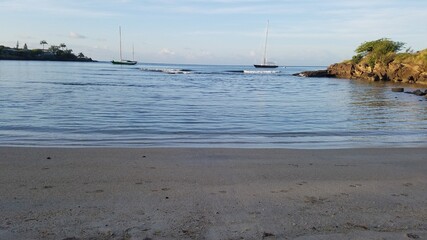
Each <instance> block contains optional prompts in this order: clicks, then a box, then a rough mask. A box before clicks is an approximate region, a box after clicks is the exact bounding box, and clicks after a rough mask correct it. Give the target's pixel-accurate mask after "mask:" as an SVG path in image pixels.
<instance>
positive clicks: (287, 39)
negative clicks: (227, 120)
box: [0, 0, 427, 66]
mask: <svg viewBox="0 0 427 240" xmlns="http://www.w3.org/2000/svg"><path fill="white" fill-rule="evenodd" d="M267 21H269V37H268V45H267V46H268V47H267V56H268V59H269V60H271V61H274V62H276V63H277V64H279V65H286V66H301V65H304V66H308V65H311V66H327V65H330V64H332V63H335V62H341V61H342V60H345V59H350V58H351V57H352V56H353V55H354V49H356V48H357V46H358V45H360V44H361V43H363V42H365V41H371V40H376V39H379V38H390V39H391V40H393V41H401V42H404V43H406V45H405V46H406V47H411V48H412V49H415V50H421V49H425V48H427V1H426V0H357V1H354V0H352V1H348V0H322V1H320V0H299V1H298V0H37V1H36V0H0V45H5V46H16V43H17V41H19V43H20V45H21V47H22V46H23V45H24V43H26V44H27V46H28V48H41V47H42V46H41V45H40V41H41V40H46V41H47V42H48V44H49V45H59V44H60V43H65V44H66V45H67V47H68V48H70V49H73V52H74V53H79V52H83V53H84V54H85V55H86V56H89V57H92V58H93V59H96V60H101V61H102V60H113V59H119V26H121V29H122V48H123V56H124V58H126V59H132V48H134V54H135V60H138V61H139V62H145V63H191V64H225V65H228V64H233V65H234V64H235V65H249V64H253V63H257V62H260V61H261V58H262V53H263V45H264V41H265V31H266V26H267ZM132 46H133V47H132Z"/></svg>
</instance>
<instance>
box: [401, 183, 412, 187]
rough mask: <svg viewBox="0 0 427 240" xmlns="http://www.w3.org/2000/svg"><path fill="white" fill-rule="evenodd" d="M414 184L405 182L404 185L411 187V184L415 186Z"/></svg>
mask: <svg viewBox="0 0 427 240" xmlns="http://www.w3.org/2000/svg"><path fill="white" fill-rule="evenodd" d="M413 185H414V184H412V183H404V184H403V186H405V187H410V186H413Z"/></svg>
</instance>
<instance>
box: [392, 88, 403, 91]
mask: <svg viewBox="0 0 427 240" xmlns="http://www.w3.org/2000/svg"><path fill="white" fill-rule="evenodd" d="M391 91H392V92H403V91H405V89H404V88H392V89H391Z"/></svg>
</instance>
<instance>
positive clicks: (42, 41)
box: [40, 40, 47, 51]
mask: <svg viewBox="0 0 427 240" xmlns="http://www.w3.org/2000/svg"><path fill="white" fill-rule="evenodd" d="M40 44H41V45H43V51H44V45H46V44H47V42H46V40H41V41H40Z"/></svg>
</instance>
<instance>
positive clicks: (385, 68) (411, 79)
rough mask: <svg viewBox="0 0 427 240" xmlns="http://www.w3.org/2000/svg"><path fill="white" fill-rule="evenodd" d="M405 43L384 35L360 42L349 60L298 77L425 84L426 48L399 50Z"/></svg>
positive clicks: (302, 73) (426, 70) (298, 74)
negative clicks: (383, 36)
mask: <svg viewBox="0 0 427 240" xmlns="http://www.w3.org/2000/svg"><path fill="white" fill-rule="evenodd" d="M403 46H404V43H401V42H394V41H391V40H389V39H386V38H382V39H378V40H375V41H370V42H365V43H363V44H361V45H360V46H359V47H358V48H357V49H356V50H355V52H356V53H357V55H355V56H353V58H352V59H351V60H347V61H344V62H341V63H335V64H332V65H330V66H329V67H328V68H327V69H326V70H319V71H307V72H301V73H296V74H294V75H296V76H301V77H333V78H345V79H360V80H367V81H389V82H395V83H417V84H425V85H427V49H424V50H421V51H417V52H414V51H412V50H411V49H410V48H408V49H406V51H404V52H399V51H400V50H401V49H402V47H403Z"/></svg>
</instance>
